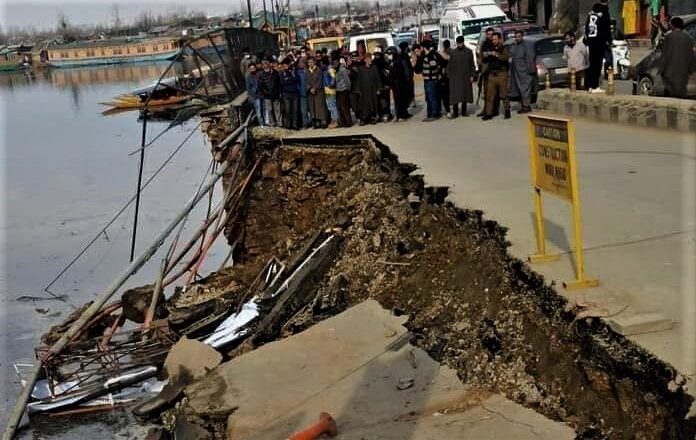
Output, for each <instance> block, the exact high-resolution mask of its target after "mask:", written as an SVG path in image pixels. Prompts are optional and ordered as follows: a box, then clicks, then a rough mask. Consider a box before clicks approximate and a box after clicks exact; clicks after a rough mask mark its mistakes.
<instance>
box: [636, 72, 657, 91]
mask: <svg viewBox="0 0 696 440" xmlns="http://www.w3.org/2000/svg"><path fill="white" fill-rule="evenodd" d="M638 94H639V95H643V96H654V95H655V84H654V83H653V80H652V78H650V77H649V76H644V77H642V78H641V79H640V81H639V82H638Z"/></svg>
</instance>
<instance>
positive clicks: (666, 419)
mask: <svg viewBox="0 0 696 440" xmlns="http://www.w3.org/2000/svg"><path fill="white" fill-rule="evenodd" d="M210 117H211V118H213V116H210ZM215 117H217V116H215ZM211 121H212V119H211ZM211 124H212V122H211ZM225 133H227V131H226V132H225ZM278 136H280V137H278ZM282 136H284V131H283V130H280V129H276V130H271V129H257V130H254V137H255V150H254V151H253V154H252V155H250V156H244V157H241V158H240V157H238V158H237V160H238V163H239V167H240V169H241V170H250V171H249V172H248V174H247V177H246V183H245V184H244V185H241V188H245V189H246V188H248V190H246V191H243V190H240V193H239V196H237V197H235V198H234V199H231V200H232V201H233V203H230V204H225V205H224V206H225V209H226V214H227V216H226V217H225V219H226V220H225V223H224V224H222V225H221V226H220V227H219V228H218V227H217V226H216V228H217V230H218V231H220V230H223V228H224V234H225V237H226V238H227V240H228V242H229V243H231V244H233V246H234V249H233V253H234V258H233V261H234V264H233V265H232V266H231V267H225V268H223V269H221V270H219V271H217V272H215V273H212V274H210V275H208V276H206V277H204V278H202V279H200V280H198V281H195V282H192V283H190V284H188V283H187V285H185V286H183V287H182V286H179V287H176V288H174V289H173V290H174V294H173V295H172V294H171V290H172V289H171V288H170V291H169V292H166V293H165V295H164V297H165V298H167V299H166V300H165V299H164V298H161V299H160V300H159V301H158V304H160V305H161V307H160V308H159V309H158V311H159V313H158V314H157V315H156V318H157V319H156V320H155V321H154V322H153V327H155V328H156V331H155V332H154V336H153V340H152V341H150V343H152V344H154V345H155V348H156V349H157V350H156V351H153V352H148V351H147V350H146V349H145V348H146V345H144V343H142V342H138V343H135V342H133V341H134V340H138V341H139V340H140V339H139V336H140V332H139V331H138V332H136V333H137V337H136V335H135V334H133V335H130V336H128V335H126V336H125V337H124V338H125V342H119V343H124V344H130V345H127V346H128V347H130V348H129V349H131V350H134V351H135V352H137V356H135V358H136V360H137V361H138V362H137V364H138V366H141V367H142V366H151V365H154V366H156V367H157V369H159V367H161V366H162V364H163V363H164V364H165V365H166V364H167V362H166V361H165V360H164V357H165V356H166V353H167V352H169V353H170V356H173V355H174V353H176V350H178V349H176V347H177V346H178V344H181V345H180V346H183V345H185V344H189V342H190V341H189V342H185V341H187V339H185V338H186V337H188V338H192V339H194V338H195V339H197V340H200V341H203V342H196V343H194V344H193V345H194V346H196V347H197V348H195V350H198V349H200V350H202V351H203V352H207V353H209V354H212V351H211V350H217V351H218V352H219V354H217V355H214V356H212V357H211V359H212V358H214V359H215V360H214V361H211V362H210V363H204V366H203V367H200V368H194V369H195V370H198V372H199V373H201V375H202V376H201V379H199V380H193V378H188V379H187V380H185V381H177V380H175V381H171V380H170V382H169V383H168V384H167V386H166V387H165V389H164V390H163V392H162V393H161V394H160V395H159V396H157V397H156V398H154V399H151V400H149V401H146V402H144V403H142V402H141V404H140V405H139V406H138V407H137V408H136V409H135V412H136V414H138V415H141V416H143V417H157V416H161V420H162V421H163V423H164V425H165V427H167V428H168V429H169V431H175V430H183V431H181V432H184V431H186V432H192V431H191V430H194V431H196V430H199V429H202V430H204V431H205V432H206V433H208V434H210V435H212V436H218V437H219V436H220V435H221V433H224V432H225V430H226V429H228V426H227V423H228V416H229V414H230V413H231V412H233V411H236V409H237V408H238V407H239V411H242V410H243V411H249V409H248V408H247V409H244V408H243V403H244V402H239V401H235V400H234V398H233V397H234V393H236V392H237V391H235V390H233V389H229V388H226V387H225V386H223V382H224V381H225V380H229V377H220V376H218V373H219V372H221V371H226V369H228V368H231V367H230V365H229V364H230V363H233V362H235V360H236V359H238V358H240V356H241V357H243V356H242V355H244V354H245V353H249V352H251V353H250V354H253V353H255V352H257V351H259V350H262V349H264V347H265V346H266V345H272V344H273V343H274V341H278V340H282V339H284V338H287V337H289V336H291V335H295V334H298V333H300V332H302V331H304V330H307V329H313V328H315V327H316V324H317V323H319V322H321V321H323V320H324V319H327V318H331V317H333V316H335V315H337V314H339V313H341V312H343V311H344V310H346V309H347V308H348V307H350V306H354V305H356V304H359V303H361V302H363V301H365V300H368V299H372V300H376V301H378V302H379V304H381V305H382V306H383V307H386V308H387V309H389V310H391V311H392V312H393V313H394V314H395V315H399V316H402V318H403V319H404V320H405V321H407V322H406V324H405V325H406V326H407V328H408V330H409V332H410V333H409V336H408V337H409V338H410V342H411V343H412V344H413V345H414V346H416V347H418V348H420V349H422V350H424V351H425V352H427V353H428V354H429V355H430V356H431V357H432V358H433V359H434V360H435V361H437V362H440V363H442V364H443V365H444V366H447V367H449V368H451V369H452V370H453V371H456V374H457V375H458V377H459V379H460V380H461V381H462V382H463V383H464V384H465V385H466V386H469V387H473V388H476V389H486V390H491V391H492V392H495V393H500V394H502V395H504V396H506V397H507V398H509V399H511V400H513V401H515V402H518V403H520V404H523V405H526V406H527V407H529V408H532V409H534V410H535V411H538V412H539V413H541V414H544V415H546V416H547V417H549V418H551V419H553V420H562V421H564V422H566V423H567V424H569V425H570V426H572V428H573V429H575V430H576V432H577V433H578V438H608V439H612V440H614V439H617V440H618V439H624V438H686V437H684V436H687V435H690V434H691V435H693V433H694V432H696V422H695V421H694V420H693V418H692V419H686V417H687V413H688V411H689V408H690V406H691V403H692V399H691V398H690V397H689V396H688V395H687V394H686V393H685V392H684V390H683V388H682V385H683V383H684V381H683V380H682V379H681V378H682V376H680V375H679V373H678V372H676V371H675V370H674V369H673V368H672V367H671V366H669V365H665V364H664V363H662V362H660V361H659V360H657V359H656V358H654V357H653V356H651V355H650V354H648V353H646V352H644V351H643V350H641V349H640V348H638V347H637V346H635V345H634V344H633V343H631V342H629V341H628V340H626V339H625V338H623V337H622V336H620V335H617V334H616V333H615V332H613V331H612V330H611V329H610V328H609V327H608V326H607V325H606V324H604V323H603V322H602V321H601V320H599V319H592V320H590V318H599V317H602V316H608V315H607V313H608V312H605V311H600V310H596V309H592V308H591V307H589V306H588V305H587V304H584V305H583V304H575V305H571V306H568V305H567V303H566V301H565V300H564V299H563V298H562V297H560V296H559V295H558V294H557V293H556V292H555V291H554V290H553V289H552V288H551V287H550V286H547V285H546V284H545V281H544V280H543V278H541V277H540V276H538V275H537V274H535V273H534V272H533V271H531V270H530V269H529V267H528V266H526V264H525V263H523V262H521V261H519V260H516V259H514V258H512V257H511V256H510V255H509V254H508V253H507V247H508V246H509V243H508V242H507V241H506V240H505V232H506V230H505V228H504V227H502V226H501V225H499V224H497V223H496V222H494V221H491V220H487V219H485V218H484V216H483V213H482V212H480V211H474V210H463V209H460V208H457V207H455V206H453V205H452V204H451V203H449V202H447V199H446V197H447V193H448V190H447V188H444V187H426V186H425V183H424V182H423V178H422V176H418V175H415V174H413V172H414V171H415V169H416V167H415V166H414V165H412V164H402V163H400V162H399V161H398V160H397V158H396V157H395V156H394V155H393V154H392V153H391V152H390V151H389V149H388V148H387V147H386V146H384V145H380V144H379V143H377V142H376V141H375V140H373V139H371V138H367V137H353V138H341V139H333V140H332V139H319V140H302V139H293V140H292V141H289V140H287V139H283V138H282ZM219 138H220V139H221V138H222V136H219ZM235 157H237V156H235ZM252 164H253V165H252ZM241 175H243V173H242V174H236V173H231V174H227V173H226V174H225V181H224V182H223V184H224V186H225V188H227V189H229V188H235V187H240V186H239V185H240V181H241V180H242V179H241V177H240V176H241ZM194 263H195V259H194V260H192V261H191V263H189V264H187V266H186V267H187V268H192V267H195V264H194ZM134 292H140V293H141V294H140V295H139V296H138V295H135V294H131V295H133V298H135V299H137V298H140V300H135V301H131V299H132V298H127V297H126V295H124V297H123V300H122V302H121V303H120V304H114V305H112V307H114V309H113V310H112V312H113V313H111V312H110V313H108V314H105V315H104V316H103V317H102V318H103V319H101V320H99V321H98V322H95V327H94V329H92V330H90V331H89V332H87V333H85V334H82V335H81V336H80V339H79V340H78V341H76V344H77V346H76V347H75V348H78V346H79V344H80V343H83V342H84V341H90V340H93V339H94V338H99V337H102V334H103V333H104V332H105V331H108V329H110V328H112V327H113V326H115V325H117V323H119V322H120V320H121V319H122V318H121V317H126V318H128V319H129V320H130V321H133V322H136V323H137V322H141V321H139V319H141V318H142V317H143V316H144V310H146V309H147V305H149V301H150V299H149V296H148V295H151V294H152V286H144V287H142V288H140V290H138V289H135V290H134ZM121 304H123V311H122V312H121V311H119V310H120V306H121ZM126 309H128V310H126ZM112 315H113V316H112ZM582 318H587V319H582ZM70 319H74V317H73V318H71V317H69V318H68V319H67V321H66V324H65V325H69V322H70ZM65 325H64V326H63V327H59V328H57V329H56V330H55V332H60V329H61V328H65ZM398 332H399V330H394V329H387V330H386V331H385V332H384V335H383V336H384V337H385V338H395V339H397V340H398V339H400V338H399V337H397V333H398ZM182 338H184V339H182ZM177 341H179V343H178V344H177ZM182 341H184V342H182ZM408 342H409V341H408V340H403V341H400V342H399V343H401V344H403V343H408ZM112 343H113V342H112ZM175 344H177V345H175ZM206 344H207V345H206ZM203 345H205V349H204V348H203V347H201V346H203ZM172 347H175V348H172ZM192 349H194V348H193V347H192ZM152 350H154V349H152ZM170 350H171V351H170ZM76 352H77V351H76ZM185 352H186V350H185ZM73 353H75V352H73ZM413 353H414V352H413V351H407V352H406V354H404V356H405V362H407V365H408V366H409V369H410V372H411V373H409V374H407V375H406V374H405V375H403V376H401V377H399V378H396V379H395V380H393V381H391V382H390V383H389V388H390V390H392V391H394V392H398V393H402V394H403V393H409V392H412V391H413V390H416V389H419V387H421V386H422V384H421V383H420V382H419V381H418V379H417V377H418V374H420V372H421V371H422V369H423V364H422V363H421V361H422V360H421V359H419V358H417V356H416V355H414V354H413ZM303 356H309V354H308V353H304V354H303ZM219 358H224V359H225V360H228V362H225V363H223V364H221V365H220V366H218V367H217V368H215V367H214V365H216V364H217V362H219V361H220V360H219ZM285 361H286V360H285V359H282V360H279V361H278V362H279V363H283V362H285ZM211 369H212V372H208V370H211ZM411 375H412V376H413V377H414V379H412V378H411ZM170 379H171V377H170ZM399 379H401V380H399ZM201 384H207V385H201ZM202 386H207V387H208V388H207V391H206V392H207V393H208V394H205V393H204V394H205V396H207V397H210V398H212V397H215V398H216V399H218V400H221V401H222V402H223V403H225V404H224V405H216V406H214V407H213V406H210V405H209V403H208V400H207V398H200V393H199V394H197V393H196V392H195V391H192V390H197V389H200V388H199V387H202ZM192 396H194V397H195V396H198V399H197V400H196V399H193V400H192ZM320 410H321V411H323V410H324V409H320ZM443 414H444V413H443ZM314 415H316V412H315V413H314ZM231 420H232V419H231V418H230V421H231ZM191 425H193V426H191ZM339 425H340V421H339ZM294 428H299V426H295V427H294ZM287 434H289V433H287ZM200 435H202V436H205V435H207V434H204V433H203V431H200ZM592 436H596V437H592Z"/></svg>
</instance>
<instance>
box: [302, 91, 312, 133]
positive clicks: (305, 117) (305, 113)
mask: <svg viewBox="0 0 696 440" xmlns="http://www.w3.org/2000/svg"><path fill="white" fill-rule="evenodd" d="M300 113H301V114H302V121H301V122H302V126H303V127H309V123H310V122H311V120H310V119H309V103H308V102H307V97H306V96H300Z"/></svg>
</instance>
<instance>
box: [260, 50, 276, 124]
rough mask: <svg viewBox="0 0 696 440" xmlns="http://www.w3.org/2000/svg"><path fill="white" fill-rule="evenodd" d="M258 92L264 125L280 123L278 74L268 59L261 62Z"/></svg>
mask: <svg viewBox="0 0 696 440" xmlns="http://www.w3.org/2000/svg"><path fill="white" fill-rule="evenodd" d="M261 67H262V69H263V70H262V71H261V73H259V94H260V95H261V96H262V97H263V110H264V117H263V119H264V125H269V126H272V127H275V126H276V125H277V124H279V123H280V119H281V116H280V75H278V72H277V71H276V70H275V69H273V68H271V63H270V62H269V61H268V60H263V62H262V63H261Z"/></svg>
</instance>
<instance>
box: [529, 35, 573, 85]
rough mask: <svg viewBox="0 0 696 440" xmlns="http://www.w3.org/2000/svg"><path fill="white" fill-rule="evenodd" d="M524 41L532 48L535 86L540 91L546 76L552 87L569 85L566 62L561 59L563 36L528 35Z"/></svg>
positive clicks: (563, 44) (563, 45)
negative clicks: (535, 76) (534, 62)
mask: <svg viewBox="0 0 696 440" xmlns="http://www.w3.org/2000/svg"><path fill="white" fill-rule="evenodd" d="M524 40H525V42H526V43H527V44H530V45H532V46H533V47H534V54H535V56H536V75H537V84H538V86H539V88H540V89H541V88H544V86H545V84H546V76H547V75H549V79H550V81H551V86H552V87H555V86H567V85H568V84H570V70H569V69H568V62H567V61H566V60H565V59H563V48H564V47H565V41H564V40H563V35H530V36H527V37H525V38H524Z"/></svg>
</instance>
